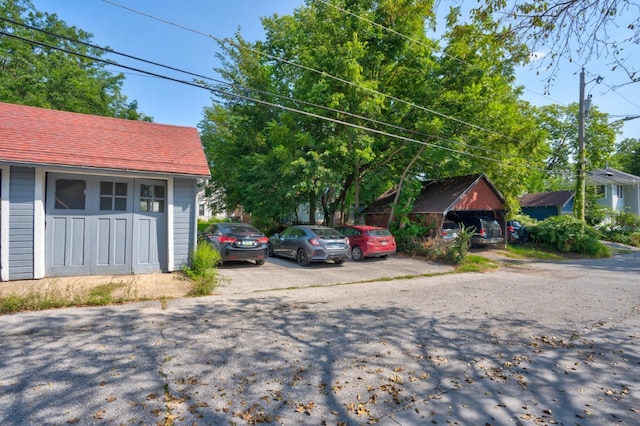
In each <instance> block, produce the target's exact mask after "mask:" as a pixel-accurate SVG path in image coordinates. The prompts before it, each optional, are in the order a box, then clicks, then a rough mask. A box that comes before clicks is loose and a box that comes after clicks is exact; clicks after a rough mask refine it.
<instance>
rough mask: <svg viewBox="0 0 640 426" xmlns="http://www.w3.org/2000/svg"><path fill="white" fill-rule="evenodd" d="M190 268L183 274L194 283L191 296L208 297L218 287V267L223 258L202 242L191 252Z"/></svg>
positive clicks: (184, 269)
mask: <svg viewBox="0 0 640 426" xmlns="http://www.w3.org/2000/svg"><path fill="white" fill-rule="evenodd" d="M190 260H191V264H190V266H186V265H185V266H184V267H183V268H182V272H183V273H184V274H185V275H186V276H188V277H189V278H190V279H191V280H192V281H193V288H192V289H191V291H190V292H189V296H207V295H209V294H211V293H213V291H214V290H215V288H216V287H217V286H218V268H217V265H218V264H219V263H220V262H221V260H222V258H221V256H220V253H218V251H217V250H216V249H215V248H214V247H213V246H212V245H211V244H209V243H207V242H204V241H201V242H199V243H198V246H197V247H196V249H195V250H194V251H193V252H191V258H190Z"/></svg>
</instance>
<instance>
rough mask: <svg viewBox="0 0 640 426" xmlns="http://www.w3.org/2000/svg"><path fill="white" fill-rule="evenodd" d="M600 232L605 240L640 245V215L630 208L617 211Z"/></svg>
mask: <svg viewBox="0 0 640 426" xmlns="http://www.w3.org/2000/svg"><path fill="white" fill-rule="evenodd" d="M600 233H601V234H602V239H604V240H607V241H613V242H616V243H622V244H627V245H632V246H636V247H640V216H638V215H637V214H634V213H631V211H629V210H628V209H627V210H625V211H622V212H616V213H615V214H613V215H612V216H611V220H610V222H608V223H606V224H605V225H603V226H602V227H601V228H600Z"/></svg>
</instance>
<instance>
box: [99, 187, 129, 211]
mask: <svg viewBox="0 0 640 426" xmlns="http://www.w3.org/2000/svg"><path fill="white" fill-rule="evenodd" d="M100 210H102V211H117V212H124V211H127V184H126V183H124V182H100Z"/></svg>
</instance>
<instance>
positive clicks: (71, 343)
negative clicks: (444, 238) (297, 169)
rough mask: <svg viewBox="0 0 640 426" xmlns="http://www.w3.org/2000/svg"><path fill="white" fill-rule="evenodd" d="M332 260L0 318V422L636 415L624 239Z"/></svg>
mask: <svg viewBox="0 0 640 426" xmlns="http://www.w3.org/2000/svg"><path fill="white" fill-rule="evenodd" d="M389 260H390V261H392V259H389ZM362 265H363V268H364V269H363V271H366V269H367V268H366V266H367V265H368V264H367V263H362ZM389 268H390V269H393V263H392V262H390V263H389ZM340 269H341V268H325V267H323V266H318V267H315V268H311V269H305V270H304V272H302V271H301V270H298V269H297V268H291V270H292V271H293V276H295V274H298V276H299V277H300V283H299V284H303V285H297V284H296V282H293V283H291V282H288V281H285V280H284V278H282V277H281V279H280V280H275V281H274V282H272V284H270V285H271V286H272V287H271V289H270V288H266V287H265V286H266V284H265V283H264V282H263V280H262V279H259V278H256V276H255V274H251V273H249V272H247V271H249V269H247V268H243V267H239V268H235V269H233V268H230V269H228V270H227V272H226V274H227V277H228V280H229V281H228V285H227V286H225V287H222V288H221V291H220V292H219V293H218V294H216V295H214V296H210V297H202V298H197V299H191V298H180V299H174V300H170V301H168V302H167V303H166V304H161V303H159V302H144V303H134V304H127V305H121V306H109V307H101V308H75V309H60V310H50V311H42V312H27V313H20V314H15V315H5V316H1V317H0V337H1V339H2V346H1V348H2V349H1V350H0V424H2V425H43V424H47V425H48V424H59V425H64V424H82V425H85V424H86V425H93V424H96V425H98V424H100V425H104V424H117V425H120V424H144V425H152V424H189V425H231V424H238V425H242V424H283V425H294V424H296V425H298V424H304V425H309V424H311V425H322V424H326V425H366V424H379V425H422V424H442V425H445V424H447V425H451V424H459V425H476V424H488V425H528V424H530V425H540V424H564V425H608V424H629V425H633V424H638V423H640V346H639V339H640V334H639V333H640V328H639V326H640V253H638V252H637V251H636V252H628V253H624V254H619V255H616V256H615V257H613V258H610V259H598V260H573V261H562V262H512V263H508V264H504V265H503V266H502V267H500V268H499V269H498V270H496V271H492V272H487V273H466V274H444V275H434V276H429V275H427V276H420V277H409V278H396V279H387V278H388V277H386V278H385V277H380V279H378V280H376V279H375V278H370V277H368V276H366V274H365V272H362V275H363V279H362V280H357V281H353V280H350V282H349V281H345V280H343V279H341V278H344V277H341V276H340V274H339V273H338V275H336V276H334V277H333V278H332V279H328V278H327V276H331V274H334V273H337V271H339V270H340ZM265 271H266V270H265ZM236 272H238V273H236ZM391 275H394V276H397V275H395V273H394V274H391ZM314 276H315V277H316V278H315V280H314V278H313V277H314ZM400 276H401V275H400ZM251 279H253V282H251ZM288 279H290V276H289V275H287V280H288ZM239 282H242V284H238V283H239ZM242 286H244V287H242Z"/></svg>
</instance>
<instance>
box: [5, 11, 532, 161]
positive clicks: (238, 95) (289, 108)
mask: <svg viewBox="0 0 640 426" xmlns="http://www.w3.org/2000/svg"><path fill="white" fill-rule="evenodd" d="M0 19H4V18H0ZM0 35H5V36H8V37H12V38H14V39H18V40H21V41H24V42H27V43H30V44H32V45H38V46H41V47H47V48H50V49H54V50H57V51H61V52H64V53H67V54H70V55H75V56H79V57H83V58H85V59H89V60H92V61H96V62H101V63H104V64H107V65H111V66H116V67H121V68H124V69H127V70H130V71H135V72H139V73H142V74H145V75H150V76H153V77H157V78H161V79H165V80H169V81H173V82H176V83H181V84H186V85H189V86H192V87H196V88H201V89H205V90H208V91H210V92H213V93H217V94H219V95H223V96H231V97H235V98H238V99H242V100H245V101H250V102H255V103H260V104H263V105H267V106H271V107H275V108H279V109H283V110H286V111H291V112H294V113H299V114H302V115H306V116H309V117H313V118H318V119H321V120H325V121H330V122H333V123H336V124H342V125H345V126H348V127H353V128H356V129H360V130H364V131H367V132H371V133H376V134H379V135H382V136H387V137H391V138H394V139H399V140H402V141H406V142H413V143H417V144H421V145H425V146H429V147H432V148H436V149H441V150H445V151H449V152H453V153H457V154H461V155H466V156H470V157H475V158H479V159H483V160H487V161H492V162H498V163H501V164H505V165H509V166H513V167H521V166H520V165H516V164H511V163H508V162H505V161H503V160H500V159H495V158H491V157H486V156H482V155H477V154H472V153H469V152H464V151H459V150H454V149H452V148H448V147H444V146H441V145H436V144H433V143H430V142H425V141H419V140H415V139H411V138H408V137H405V136H401V135H396V134H393V133H389V132H385V131H382V130H378V129H372V128H369V127H365V126H362V125H358V124H354V123H349V122H346V121H343V120H338V119H334V118H331V117H327V116H321V115H319V114H315V113H311V112H309V111H304V110H300V109H297V108H292V107H288V106H285V105H279V104H275V103H273V102H268V101H265V100H262V99H257V98H252V97H250V96H244V95H241V94H238V93H229V92H225V91H223V90H220V89H216V88H212V87H210V86H206V85H204V84H200V83H194V82H190V81H187V80H181V79H177V78H174V77H169V76H165V75H162V74H158V73H154V72H151V71H146V70H142V69H140V68H135V67H131V66H128V65H123V64H120V63H117V62H114V61H112V60H107V59H102V58H97V57H93V56H90V55H86V54H83V53H79V52H74V51H71V50H69V49H65V48H61V47H58V46H54V45H51V44H48V43H44V42H40V41H35V40H31V39H27V38H25V37H21V36H17V35H15V34H11V33H7V32H5V31H2V30H0ZM114 52H115V51H114ZM132 58H135V57H132ZM225 84H228V83H225ZM451 142H455V141H451ZM517 158H518V159H522V158H519V157H517ZM522 160H524V159H522ZM538 170H542V169H538Z"/></svg>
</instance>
